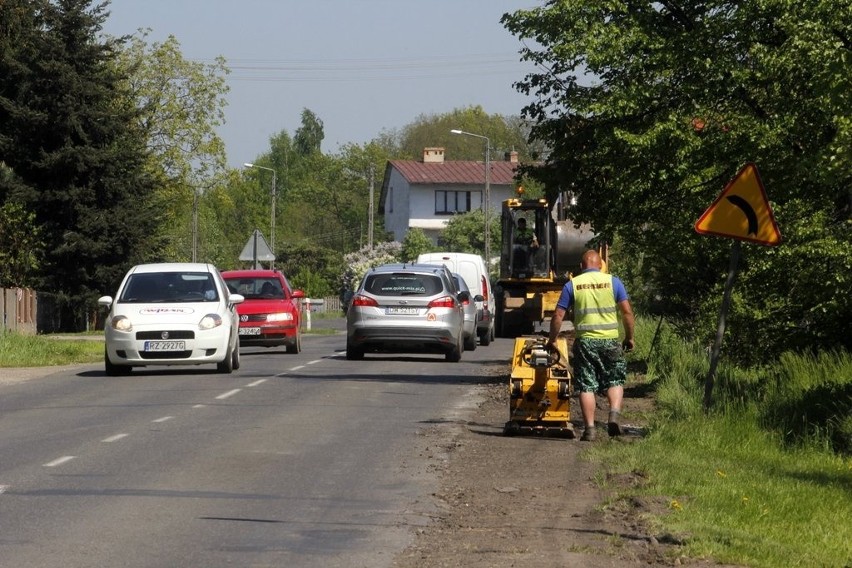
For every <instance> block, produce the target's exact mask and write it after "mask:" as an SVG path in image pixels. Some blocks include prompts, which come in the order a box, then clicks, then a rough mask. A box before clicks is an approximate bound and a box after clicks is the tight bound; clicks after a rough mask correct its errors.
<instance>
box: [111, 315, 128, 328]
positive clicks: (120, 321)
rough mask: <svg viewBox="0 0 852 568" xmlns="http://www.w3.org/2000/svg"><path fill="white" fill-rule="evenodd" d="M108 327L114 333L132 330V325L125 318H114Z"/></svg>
mask: <svg viewBox="0 0 852 568" xmlns="http://www.w3.org/2000/svg"><path fill="white" fill-rule="evenodd" d="M109 325H110V326H111V327H112V328H113V329H114V330H116V331H130V330H132V329H133V324H132V323H130V320H129V319H128V318H127V316H115V317H113V318H112V320H111V321H110V322H109Z"/></svg>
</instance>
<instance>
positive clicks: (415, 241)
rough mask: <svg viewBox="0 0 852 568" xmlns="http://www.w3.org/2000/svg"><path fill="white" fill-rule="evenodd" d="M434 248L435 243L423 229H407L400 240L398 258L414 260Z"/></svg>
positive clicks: (408, 260) (406, 260) (404, 260)
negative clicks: (400, 248)
mask: <svg viewBox="0 0 852 568" xmlns="http://www.w3.org/2000/svg"><path fill="white" fill-rule="evenodd" d="M433 250H436V249H435V244H434V243H433V242H432V240H431V239H429V237H427V236H426V233H424V232H423V229H418V228H416V227H415V228H414V229H409V230H408V233H406V234H405V238H404V239H403V240H402V250H400V255H399V256H400V260H402V261H403V262H414V261H416V260H417V257H418V256H420V255H421V254H423V253H426V252H432V251H433Z"/></svg>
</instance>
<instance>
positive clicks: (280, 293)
mask: <svg viewBox="0 0 852 568" xmlns="http://www.w3.org/2000/svg"><path fill="white" fill-rule="evenodd" d="M225 283H226V284H227V285H228V289H229V290H230V291H231V293H232V294H241V295H242V296H243V297H244V298H245V299H246V300H257V299H266V300H269V299H283V298H284V290H283V289H282V288H281V282H279V281H278V279H277V278H228V279H226V280H225Z"/></svg>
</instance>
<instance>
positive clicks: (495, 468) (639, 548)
mask: <svg viewBox="0 0 852 568" xmlns="http://www.w3.org/2000/svg"><path fill="white" fill-rule="evenodd" d="M477 388H479V389H482V391H483V394H484V398H483V402H482V403H481V404H480V405H479V407H478V408H477V409H476V410H475V411H474V412H473V416H472V417H471V418H470V419H469V420H468V421H467V422H465V423H461V424H440V425H435V426H433V427H430V428H429V429H428V430H426V431H425V432H424V434H423V436H424V439H423V449H422V452H421V455H422V456H423V457H425V458H426V459H427V460H428V463H429V467H432V468H435V469H436V470H437V471H438V472H439V476H440V479H441V488H440V490H439V491H438V492H437V493H436V494H435V495H434V498H435V499H436V501H437V503H438V509H439V513H438V514H437V515H436V516H435V518H434V519H433V521H432V522H431V523H430V524H429V525H428V526H426V527H423V528H420V529H419V530H418V534H417V536H416V539H415V542H414V543H413V544H412V545H411V546H410V547H409V548H408V549H406V550H405V551H404V552H403V553H402V554H400V555H399V556H398V557H397V558H396V561H395V563H394V566H395V568H415V567H417V568H423V567H457V566H465V567H467V568H477V567H494V566H537V567H550V566H582V567H583V568H604V567H633V566H637V567H638V566H668V565H678V564H693V565H696V564H699V562H696V561H691V562H690V561H688V560H687V559H683V558H679V555H678V551H677V544H678V539H677V538H676V537H673V536H671V535H653V534H651V531H650V528H649V527H648V525H647V523H646V522H645V520H644V518H643V515H645V514H647V513H649V512H653V513H664V512H665V510H666V507H667V504H668V501H667V500H666V499H663V498H660V499H658V500H656V501H654V500H640V499H630V500H627V499H619V498H618V496H617V489H618V488H619V487H623V486H624V485H627V484H634V483H642V482H643V479H642V478H641V476H638V475H623V476H618V477H613V478H610V479H607V480H606V483H605V484H603V485H604V486H605V487H607V490H606V491H605V490H603V489H601V484H600V483H598V482H597V481H598V480H599V477H600V476H603V475H605V474H604V473H603V472H602V471H601V470H600V468H599V466H598V465H597V464H595V463H593V462H591V461H590V460H589V459H587V458H586V457H584V455H583V453H584V450H585V449H586V448H589V447H591V446H590V443H589V442H580V441H579V440H564V439H556V438H543V437H535V436H533V437H525V436H519V437H506V436H503V433H502V428H503V424H504V423H505V421H506V420H507V419H508V412H509V407H508V404H509V398H508V395H509V393H508V375H506V374H505V371H504V370H501V371H500V374H497V371H495V373H494V375H493V376H492V377H491V378H490V380H489V381H488V384H484V385H482V386H480V387H477ZM647 391H648V389H646V388H644V387H643V385H641V384H640V385H632V386H631V385H628V387H627V388H626V389H625V409H624V410H625V415H626V417H627V418H626V420H625V422H626V423H627V424H628V425H629V428H628V434H627V435H626V436H623V437H622V438H621V439H620V440H618V441H616V442H611V441H610V440H609V439H608V436H607V435H606V429H605V428H599V430H598V439H597V441H595V442H592V443H591V444H607V443H631V441H636V440H637V439H638V438H639V436H641V435H642V431H643V430H642V424H641V417H642V416H643V413H646V411H649V410H651V408H652V406H653V401H652V399H650V398H648V396H647V394H648V393H647ZM599 402H600V403H602V406H601V405H600V404H599V409H598V419H599V420H605V419H606V412H607V408H606V402H605V400H601V401H599ZM645 415H647V414H645ZM571 417H572V419H573V420H572V421H573V423H574V427H575V429H576V430H577V431H578V432H581V431H582V429H581V428H582V420H580V411H579V407H578V406H577V400H576V397H574V398H573V399H572V408H571ZM634 418H636V420H634ZM700 564H701V565H702V566H717V565H715V564H710V563H703V562H702V563H700Z"/></svg>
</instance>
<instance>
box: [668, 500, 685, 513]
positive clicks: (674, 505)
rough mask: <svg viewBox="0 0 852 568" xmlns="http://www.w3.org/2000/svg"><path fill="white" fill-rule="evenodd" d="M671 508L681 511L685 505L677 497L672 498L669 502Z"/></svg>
mask: <svg viewBox="0 0 852 568" xmlns="http://www.w3.org/2000/svg"><path fill="white" fill-rule="evenodd" d="M669 508H670V509H674V510H675V511H680V510H681V509H683V505H681V504H680V503H679V502H678V500H677V499H672V501H671V503H669Z"/></svg>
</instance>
